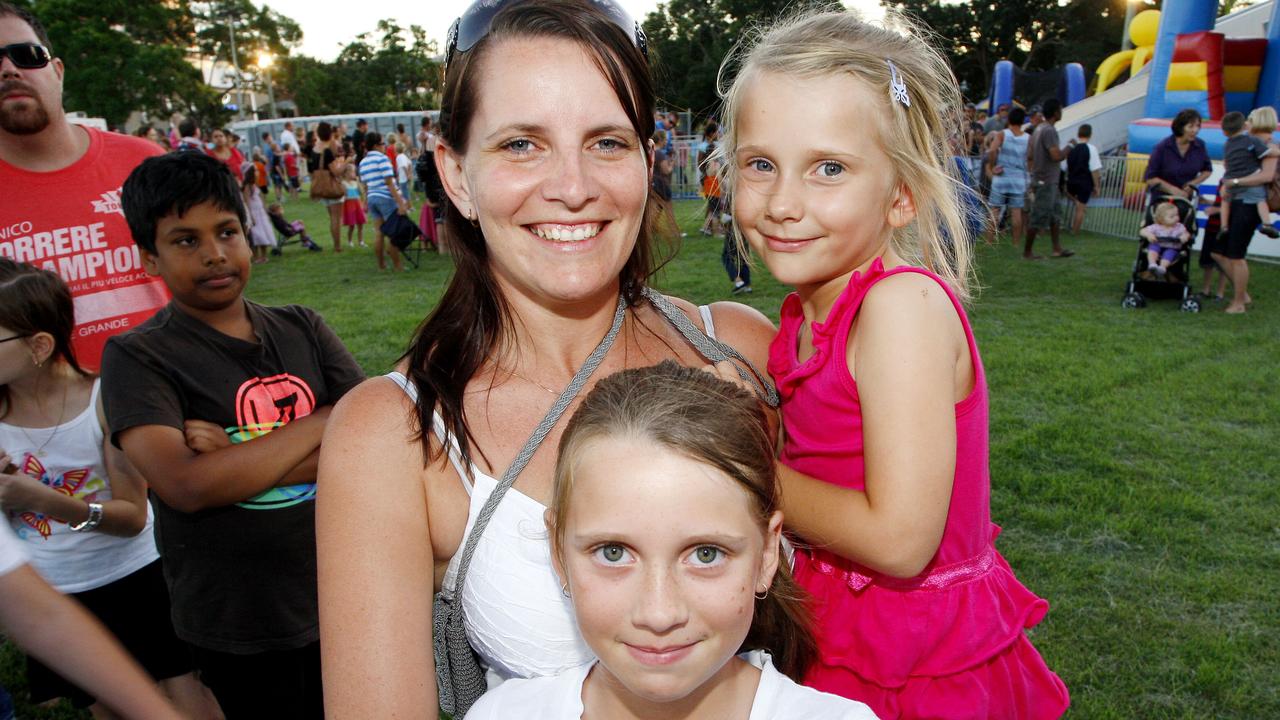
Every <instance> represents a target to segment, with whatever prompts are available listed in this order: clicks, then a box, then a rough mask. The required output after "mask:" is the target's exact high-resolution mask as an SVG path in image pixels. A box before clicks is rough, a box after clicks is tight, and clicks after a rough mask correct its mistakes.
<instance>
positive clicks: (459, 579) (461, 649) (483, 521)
mask: <svg viewBox="0 0 1280 720" xmlns="http://www.w3.org/2000/svg"><path fill="white" fill-rule="evenodd" d="M626 310H627V304H626V302H625V301H624V300H623V298H622V296H621V295H619V296H618V308H617V310H616V311H615V312H614V316H613V326H612V327H610V328H609V332H608V333H607V334H605V336H604V338H603V339H602V340H601V341H600V344H599V345H597V346H596V349H595V350H594V351H592V353H591V355H590V356H589V357H587V359H586V362H584V363H582V367H580V368H578V372H576V373H574V375H573V379H572V380H570V381H569V385H568V386H567V387H566V388H565V389H564V391H563V392H562V393H560V397H559V398H557V399H556V402H555V404H554V405H552V406H551V409H550V410H548V411H547V415H546V417H544V418H542V422H540V423H538V427H537V428H535V429H534V431H533V434H532V435H530V436H529V439H528V440H526V441H525V444H524V447H523V448H522V449H521V450H520V454H518V455H516V459H515V460H513V461H512V462H511V466H510V467H508V468H507V471H506V472H505V473H503V474H502V479H501V480H499V481H498V485H497V487H495V488H494V489H493V492H492V493H490V495H489V499H488V500H486V501H485V504H484V506H483V507H481V508H480V514H479V515H478V516H476V522H475V524H474V525H473V526H472V527H471V532H470V533H468V534H467V538H466V543H465V544H464V546H463V548H462V555H461V557H460V558H459V560H458V572H457V575H456V576H455V578H454V582H453V588H452V589H450V588H445V589H443V590H441V591H440V592H439V593H437V594H436V597H435V601H434V602H433V603H432V611H431V639H432V644H433V649H434V653H435V660H436V689H437V691H438V693H439V697H440V708H441V709H442V710H444V711H445V712H447V713H449V714H450V715H451V716H453V717H454V718H455V719H458V720H460V719H461V718H462V717H463V716H464V715H466V714H467V710H469V709H471V706H472V705H473V704H475V701H476V700H479V699H480V696H481V695H483V694H484V691H485V690H486V689H487V685H486V683H485V679H484V671H483V670H482V669H481V668H480V661H479V659H478V658H477V657H476V654H475V651H474V650H473V649H472V648H471V643H470V642H469V641H468V640H467V630H466V625H465V624H464V618H463V609H462V585H463V581H464V580H465V579H466V577H467V567H468V566H469V565H470V564H471V556H472V555H474V554H475V550H476V543H477V542H479V540H480V536H481V535H483V534H484V529H485V526H487V525H488V524H489V520H490V519H492V518H493V513H494V511H496V510H497V509H498V503H499V502H501V501H502V496H503V495H505V494H506V493H507V490H510V489H511V486H512V485H513V484H515V481H516V477H517V476H519V475H520V471H522V470H524V467H525V465H528V464H529V459H530V458H532V457H533V453H534V451H536V450H537V449H538V446H539V445H541V444H542V441H543V440H544V439H545V438H546V437H547V433H549V432H551V428H553V427H555V425H556V423H557V422H558V421H559V420H560V416H561V415H563V414H564V411H565V409H566V408H568V407H569V403H571V402H573V399H574V397H576V396H577V395H578V392H579V391H580V390H582V386H583V385H585V384H586V383H587V379H588V378H590V377H591V374H592V373H593V372H595V370H596V368H597V367H599V366H600V361H601V360H603V359H604V356H605V354H606V353H608V352H609V348H610V347H612V346H613V341H614V340H615V339H616V338H617V337H618V331H619V330H621V329H622V319H623V317H625V316H626Z"/></svg>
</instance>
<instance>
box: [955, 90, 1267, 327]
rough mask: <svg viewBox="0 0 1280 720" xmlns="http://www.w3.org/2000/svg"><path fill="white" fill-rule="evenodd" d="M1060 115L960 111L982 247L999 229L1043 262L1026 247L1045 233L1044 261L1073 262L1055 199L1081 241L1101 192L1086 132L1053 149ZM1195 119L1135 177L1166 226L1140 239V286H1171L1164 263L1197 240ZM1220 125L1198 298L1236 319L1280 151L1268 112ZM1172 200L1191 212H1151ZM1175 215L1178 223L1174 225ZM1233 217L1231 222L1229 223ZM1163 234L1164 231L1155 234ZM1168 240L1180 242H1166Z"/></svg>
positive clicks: (1245, 299) (1233, 116)
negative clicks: (979, 196)
mask: <svg viewBox="0 0 1280 720" xmlns="http://www.w3.org/2000/svg"><path fill="white" fill-rule="evenodd" d="M1061 112H1062V106H1061V103H1059V102H1058V101H1057V100H1054V99H1050V100H1048V101H1046V102H1045V103H1044V105H1043V106H1039V105H1033V106H1031V107H1029V108H1026V109H1024V108H1022V107H1021V106H1018V105H1016V104H1014V105H1012V106H1011V105H1008V104H1001V105H999V106H998V107H997V111H996V113H995V114H994V115H992V116H990V117H985V114H984V113H982V112H980V111H977V110H976V109H975V108H974V106H973V105H972V104H967V105H966V106H965V114H966V119H965V121H964V124H963V127H964V132H963V137H964V138H965V140H964V143H963V145H964V147H965V148H967V150H968V153H969V154H970V156H971V157H973V158H974V159H975V160H976V161H977V162H978V164H979V165H980V167H981V172H980V175H979V178H978V179H977V180H978V182H979V183H980V186H981V188H982V193H983V196H984V197H986V198H987V206H988V207H989V208H990V216H989V218H988V220H987V223H986V239H987V242H988V243H992V242H994V241H995V234H996V232H997V231H998V230H999V228H1001V227H1002V226H1003V225H1004V224H1005V223H1006V222H1007V225H1008V228H1009V230H1010V235H1011V238H1012V241H1013V245H1014V247H1021V248H1022V252H1023V257H1024V258H1026V259H1029V260H1036V259H1040V258H1041V257H1042V256H1040V255H1037V254H1035V252H1034V250H1033V247H1034V242H1035V238H1036V235H1037V233H1038V232H1040V231H1042V230H1045V229H1048V230H1049V233H1050V237H1051V240H1052V244H1053V253H1052V257H1070V256H1071V255H1074V252H1073V251H1071V250H1069V249H1065V248H1063V247H1062V246H1061V244H1060V241H1059V225H1060V223H1061V219H1062V213H1061V209H1060V206H1059V202H1060V192H1065V194H1066V196H1067V197H1068V198H1069V200H1070V202H1071V212H1070V218H1071V220H1070V228H1071V231H1072V232H1073V233H1079V232H1080V229H1081V227H1082V226H1083V224H1084V218H1085V213H1086V212H1087V206H1088V204H1089V200H1090V199H1091V198H1092V197H1093V196H1094V194H1095V193H1096V192H1097V191H1098V189H1099V188H1100V186H1101V177H1100V171H1101V170H1102V161H1101V158H1100V157H1099V153H1098V148H1097V147H1096V146H1094V145H1093V144H1092V143H1090V142H1089V141H1090V139H1091V137H1092V135H1093V128H1092V126H1091V125H1089V124H1087V123H1085V124H1082V125H1080V127H1079V128H1078V130H1077V135H1076V137H1075V138H1073V139H1072V140H1070V141H1069V142H1068V143H1067V144H1066V145H1065V146H1061V147H1060V138H1059V137H1058V134H1057V131H1056V129H1055V128H1054V125H1055V124H1056V123H1057V121H1058V120H1059V119H1061ZM1202 121H1203V118H1201V116H1200V113H1199V112H1198V111H1197V110H1195V109H1192V108H1188V109H1185V110H1182V111H1180V112H1179V113H1178V114H1177V115H1176V116H1175V117H1174V118H1173V121H1172V122H1171V124H1170V129H1171V133H1170V135H1169V137H1167V138H1165V139H1163V140H1161V141H1160V142H1159V143H1157V144H1156V146H1155V148H1153V150H1152V152H1151V155H1150V157H1149V159H1148V161H1147V166H1146V169H1145V171H1144V175H1143V177H1144V180H1145V182H1146V186H1147V195H1146V197H1144V199H1143V202H1144V204H1145V205H1146V206H1147V207H1148V208H1149V209H1150V211H1151V213H1152V214H1153V215H1162V216H1163V218H1164V221H1161V220H1159V219H1158V218H1153V220H1154V221H1153V222H1152V224H1150V225H1147V226H1144V227H1143V228H1142V229H1141V230H1140V232H1139V236H1140V237H1142V238H1143V239H1144V240H1146V241H1147V242H1148V243H1149V258H1150V259H1149V262H1148V269H1147V270H1146V271H1144V272H1143V277H1144V278H1146V279H1160V280H1163V279H1170V280H1172V279H1173V277H1172V275H1170V274H1169V273H1168V272H1167V270H1168V268H1169V267H1170V264H1171V263H1172V262H1173V260H1174V258H1175V257H1177V256H1179V255H1181V254H1183V253H1185V252H1186V250H1187V248H1188V247H1189V246H1190V244H1191V243H1192V242H1193V241H1194V239H1195V234H1194V232H1193V230H1194V228H1192V227H1187V224H1188V223H1189V222H1190V219H1191V218H1194V216H1195V215H1194V213H1195V211H1196V210H1197V209H1198V206H1199V204H1200V203H1199V201H1200V197H1201V184H1202V183H1203V182H1204V181H1205V180H1207V179H1208V178H1209V176H1210V174H1211V173H1212V170H1213V166H1212V163H1211V161H1210V159H1209V152H1208V150H1207V149H1206V147H1205V144H1204V141H1203V140H1201V139H1200V138H1199V137H1197V136H1198V134H1199V132H1200V126H1201V123H1202ZM1221 126H1222V131H1223V133H1224V134H1225V135H1226V136H1227V143H1226V146H1225V148H1224V159H1225V164H1226V171H1225V173H1224V176H1223V181H1222V183H1221V184H1220V185H1219V187H1218V189H1217V191H1216V192H1215V193H1214V195H1215V198H1214V200H1213V202H1212V203H1210V204H1209V206H1208V207H1206V208H1205V214H1206V217H1207V220H1208V222H1207V225H1206V228H1205V233H1204V241H1203V243H1202V245H1201V248H1200V252H1199V265H1200V268H1201V269H1202V270H1203V280H1202V283H1201V291H1200V293H1199V297H1200V299H1201V300H1214V301H1219V302H1227V305H1226V307H1225V308H1224V312H1226V313H1228V314H1239V313H1243V312H1246V311H1247V309H1248V306H1249V305H1250V304H1251V303H1252V298H1251V297H1250V295H1249V290H1248V287H1249V267H1248V263H1247V261H1246V260H1245V255H1246V254H1247V252H1248V247H1249V243H1250V242H1251V240H1252V239H1253V236H1254V233H1256V232H1260V233H1262V234H1263V235H1266V236H1268V237H1273V238H1274V237H1280V231H1277V229H1276V228H1275V226H1274V224H1273V222H1272V216H1271V212H1272V208H1273V207H1276V206H1280V191H1276V190H1271V189H1270V188H1272V186H1273V184H1274V182H1275V180H1276V159H1277V157H1280V146H1277V144H1276V143H1275V141H1274V140H1273V138H1272V136H1273V134H1274V132H1275V130H1276V127H1277V121H1276V111H1275V109H1274V108H1271V107H1269V106H1264V107H1260V108H1256V109H1254V110H1253V111H1252V112H1251V113H1250V114H1249V115H1248V117H1246V116H1245V115H1244V114H1242V113H1239V112H1231V113H1227V114H1226V115H1224V116H1223V118H1222V122H1221ZM1170 199H1177V200H1187V201H1188V202H1189V203H1190V204H1189V206H1188V207H1189V210H1188V211H1186V212H1175V211H1174V210H1164V211H1162V210H1161V208H1159V207H1158V206H1159V205H1160V204H1162V203H1167V202H1168V201H1169V200H1170ZM1028 206H1029V207H1028ZM1233 208H1235V209H1233ZM1175 215H1176V216H1177V220H1176V223H1175V222H1174V221H1173V220H1172V218H1174V217H1175ZM1232 217H1235V218H1236V219H1235V220H1234V221H1233V220H1232ZM1175 224H1176V225H1178V226H1182V227H1183V230H1184V232H1180V233H1174V230H1173V225H1175ZM1161 226H1164V227H1165V228H1167V229H1166V230H1162V229H1161ZM1170 233H1174V234H1176V235H1177V236H1178V238H1180V239H1179V240H1178V241H1177V242H1176V243H1174V242H1173V241H1172V240H1171V238H1172V235H1170ZM1024 235H1025V242H1024V241H1023V238H1024ZM1215 277H1216V283H1215ZM1180 279H1181V280H1183V281H1187V282H1191V281H1192V280H1193V279H1192V278H1189V277H1186V278H1180ZM1228 282H1230V283H1231V286H1232V296H1231V298H1230V300H1229V302H1228V301H1227V299H1226V298H1225V295H1224V291H1225V287H1226V284H1227V283H1228Z"/></svg>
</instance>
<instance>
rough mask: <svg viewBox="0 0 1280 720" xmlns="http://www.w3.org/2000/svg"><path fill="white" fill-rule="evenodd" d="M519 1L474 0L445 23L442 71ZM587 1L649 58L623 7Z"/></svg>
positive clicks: (610, 2)
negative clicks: (454, 17) (503, 10)
mask: <svg viewBox="0 0 1280 720" xmlns="http://www.w3.org/2000/svg"><path fill="white" fill-rule="evenodd" d="M523 1H525V0H476V2H474V3H472V5H471V7H469V8H467V11H466V12H464V13H462V17H459V18H458V19H457V20H454V21H453V25H451V26H450V27H449V37H448V40H447V41H446V43H445V51H444V71H445V72H446V73H448V72H449V63H451V62H453V60H454V58H455V57H456V56H457V55H460V54H462V53H464V52H466V51H468V50H470V49H471V48H473V47H475V45H476V43H478V42H480V41H481V40H482V39H484V36H485V35H488V34H489V29H490V28H491V27H492V25H493V18H494V16H495V15H497V14H498V11H499V10H501V9H503V8H504V7H507V6H508V5H514V4H517V3H520V2H523ZM590 5H591V6H592V7H594V8H595V9H597V10H599V11H600V12H601V13H602V14H603V15H604V16H605V17H606V18H608V20H609V22H612V23H613V24H614V25H617V26H618V27H620V28H622V31H623V32H625V33H626V34H627V37H629V38H631V42H632V43H634V44H635V46H636V47H637V48H639V50H640V53H641V54H642V55H644V59H645V61H646V62H647V61H648V60H649V40H648V38H646V37H645V34H644V30H642V29H640V23H638V22H636V21H635V20H632V19H631V16H630V15H628V14H627V11H626V10H623V9H622V8H621V7H620V6H619V5H618V4H617V3H616V2H614V0H591V2H590Z"/></svg>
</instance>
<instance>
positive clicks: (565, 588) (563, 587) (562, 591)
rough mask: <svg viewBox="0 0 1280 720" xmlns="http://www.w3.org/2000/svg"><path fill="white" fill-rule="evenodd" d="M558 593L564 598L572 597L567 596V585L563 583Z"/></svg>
mask: <svg viewBox="0 0 1280 720" xmlns="http://www.w3.org/2000/svg"><path fill="white" fill-rule="evenodd" d="M560 593H561V594H562V595H564V596H565V597H573V596H572V595H570V594H569V583H565V584H563V585H561V586H560Z"/></svg>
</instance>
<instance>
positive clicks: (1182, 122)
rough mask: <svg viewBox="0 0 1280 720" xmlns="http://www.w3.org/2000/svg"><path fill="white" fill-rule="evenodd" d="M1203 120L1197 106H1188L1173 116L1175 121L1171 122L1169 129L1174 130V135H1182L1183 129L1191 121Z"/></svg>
mask: <svg viewBox="0 0 1280 720" xmlns="http://www.w3.org/2000/svg"><path fill="white" fill-rule="evenodd" d="M1198 122H1202V118H1201V117H1200V112H1199V111H1197V110H1196V109H1195V108H1186V109H1185V110H1179V111H1178V114H1177V115H1174V116H1173V122H1172V123H1170V124H1169V129H1170V130H1172V131H1173V136H1174V137H1182V131H1183V130H1185V129H1186V128H1187V126H1188V125H1190V124H1191V123H1198Z"/></svg>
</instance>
